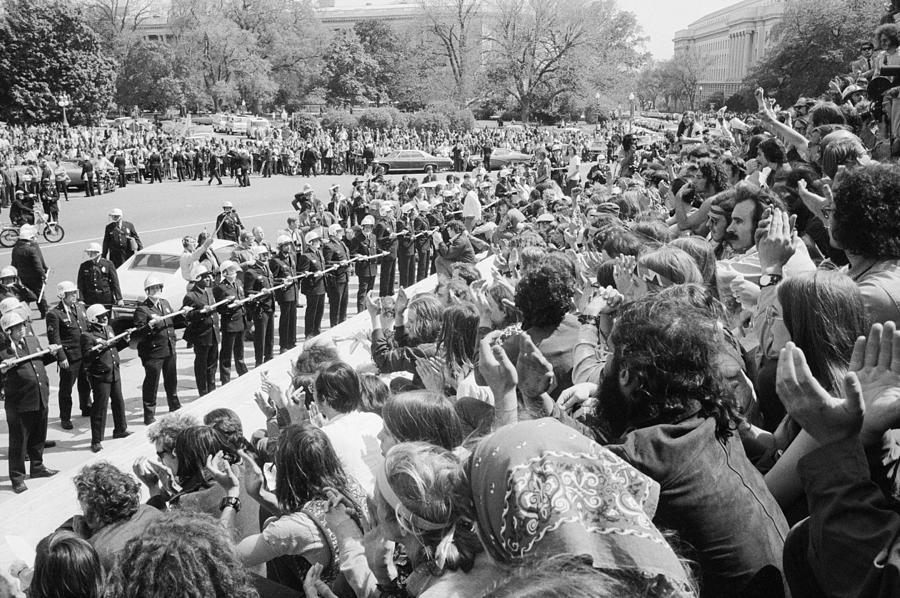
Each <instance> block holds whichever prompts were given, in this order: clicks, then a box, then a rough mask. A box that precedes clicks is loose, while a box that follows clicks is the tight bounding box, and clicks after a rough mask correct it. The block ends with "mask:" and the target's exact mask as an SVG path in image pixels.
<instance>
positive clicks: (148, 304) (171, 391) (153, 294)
mask: <svg viewBox="0 0 900 598" xmlns="http://www.w3.org/2000/svg"><path fill="white" fill-rule="evenodd" d="M162 290H163V281H162V279H161V278H160V277H159V276H157V275H155V274H151V275H150V276H148V277H147V278H146V279H145V280H144V291H145V292H146V293H147V298H146V299H145V300H144V301H142V302H141V303H140V304H139V305H138V306H137V309H135V311H134V325H135V327H137V328H138V330H137V331H135V333H134V335H135V336H136V337H138V339H139V340H138V346H137V348H138V356H140V358H141V363H143V365H144V384H143V386H142V389H141V397H142V399H143V403H144V424H145V425H148V426H149V425H150V424H152V423H153V422H155V421H156V393H157V391H158V390H159V376H160V374H162V376H163V387H164V388H165V390H166V401H167V402H168V404H169V411H170V412H172V411H177V410H178V409H180V408H181V402H180V401H179V400H178V370H177V366H176V362H175V342H176V340H177V339H176V337H175V322H174V321H173V320H174V318H167V319H165V320H164V319H162V318H163V316H165V315H168V314H170V313H172V306H171V305H169V302H168V301H166V300H165V299H163V298H162Z"/></svg>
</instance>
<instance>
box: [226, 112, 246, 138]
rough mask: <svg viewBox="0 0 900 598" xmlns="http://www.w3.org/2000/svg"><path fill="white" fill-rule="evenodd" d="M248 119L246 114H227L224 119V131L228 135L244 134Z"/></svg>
mask: <svg viewBox="0 0 900 598" xmlns="http://www.w3.org/2000/svg"><path fill="white" fill-rule="evenodd" d="M249 125H250V119H249V118H247V117H246V116H228V117H227V118H226V119H225V132H226V133H228V134H229V135H246V134H247V127H248V126H249Z"/></svg>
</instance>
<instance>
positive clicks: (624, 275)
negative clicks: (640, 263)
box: [613, 254, 637, 295]
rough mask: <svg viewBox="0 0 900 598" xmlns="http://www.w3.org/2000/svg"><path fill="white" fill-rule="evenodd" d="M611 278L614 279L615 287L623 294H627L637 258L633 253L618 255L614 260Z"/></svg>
mask: <svg viewBox="0 0 900 598" xmlns="http://www.w3.org/2000/svg"><path fill="white" fill-rule="evenodd" d="M615 262H616V263H615V266H614V267H613V278H614V279H615V281H616V289H617V290H618V291H619V292H620V293H622V294H623V295H627V294H628V291H630V290H631V287H632V284H633V283H632V277H633V276H634V270H635V268H636V267H637V259H636V258H635V257H634V256H633V255H624V254H622V255H620V256H619V257H617V258H616V260H615Z"/></svg>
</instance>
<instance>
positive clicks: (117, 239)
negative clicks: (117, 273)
mask: <svg viewBox="0 0 900 598" xmlns="http://www.w3.org/2000/svg"><path fill="white" fill-rule="evenodd" d="M109 219H110V222H109V224H107V225H106V230H105V231H104V233H103V257H104V258H105V257H106V256H107V255H109V261H111V262H112V263H113V264H115V265H116V268H118V267H119V266H121V265H122V264H123V263H124V262H125V260H127V259H128V258H130V257H131V256H132V255H134V254H135V252H137V251H140V250H141V249H142V248H143V247H144V246H143V244H142V243H141V238H140V237H139V236H138V234H137V231H136V230H135V228H134V225H133V224H132V223H130V222H128V221H126V220H123V219H122V210H120V209H119V208H113V209H112V210H110V212H109Z"/></svg>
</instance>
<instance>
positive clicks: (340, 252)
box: [322, 239, 350, 327]
mask: <svg viewBox="0 0 900 598" xmlns="http://www.w3.org/2000/svg"><path fill="white" fill-rule="evenodd" d="M322 257H323V258H325V268H326V269H327V268H331V267H332V266H334V265H335V264H339V263H340V262H346V261H349V260H350V250H349V249H347V245H346V243H344V240H343V239H329V241H328V242H327V243H325V245H324V247H322ZM349 279H350V266H340V267H339V268H338V269H337V270H335V271H334V272H331V273H329V274H326V275H325V292H326V293H328V320H329V321H330V322H331V326H332V327H334V326H336V325H338V324H340V323H341V322H343V321H344V320H346V319H347V284H348V282H349Z"/></svg>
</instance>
